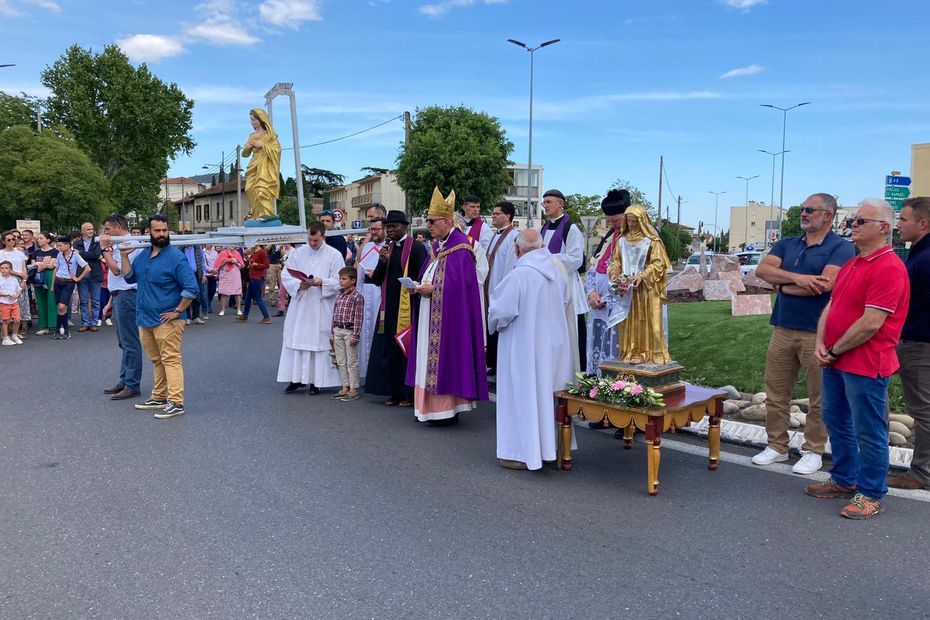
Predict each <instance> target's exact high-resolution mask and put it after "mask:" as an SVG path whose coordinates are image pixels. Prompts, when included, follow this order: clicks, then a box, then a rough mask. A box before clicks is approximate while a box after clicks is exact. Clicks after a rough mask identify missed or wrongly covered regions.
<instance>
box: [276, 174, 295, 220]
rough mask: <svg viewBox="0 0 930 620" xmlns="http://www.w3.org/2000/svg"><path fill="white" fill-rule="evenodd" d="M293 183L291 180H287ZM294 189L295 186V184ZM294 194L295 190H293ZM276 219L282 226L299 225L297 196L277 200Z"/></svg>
mask: <svg viewBox="0 0 930 620" xmlns="http://www.w3.org/2000/svg"><path fill="white" fill-rule="evenodd" d="M289 180H290V181H293V179H289ZM295 187H296V184H295ZM294 191H295V193H296V191H297V190H296V189H295V190H294ZM278 217H279V218H281V223H282V224H291V225H293V226H297V225H298V224H300V211H299V210H298V208H297V196H285V197H284V198H279V199H278Z"/></svg>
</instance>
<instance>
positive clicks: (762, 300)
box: [731, 287, 772, 316]
mask: <svg viewBox="0 0 930 620" xmlns="http://www.w3.org/2000/svg"><path fill="white" fill-rule="evenodd" d="M743 290H745V287H743ZM731 301H732V302H733V303H732V305H731V314H732V315H733V316H756V315H760V314H772V298H771V297H770V296H769V295H733V298H732V300H731Z"/></svg>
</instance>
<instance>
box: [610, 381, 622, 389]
mask: <svg viewBox="0 0 930 620" xmlns="http://www.w3.org/2000/svg"><path fill="white" fill-rule="evenodd" d="M610 387H611V388H613V389H615V390H622V389H623V388H625V387H626V382H625V381H614V382H613V383H611V384H610Z"/></svg>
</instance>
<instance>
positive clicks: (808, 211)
mask: <svg viewBox="0 0 930 620" xmlns="http://www.w3.org/2000/svg"><path fill="white" fill-rule="evenodd" d="M815 211H823V212H824V213H826V212H827V211H828V209H815V208H814V207H804V208H803V209H801V213H806V214H807V215H810V214H811V213H813V212H815Z"/></svg>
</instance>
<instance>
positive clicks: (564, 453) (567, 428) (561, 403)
mask: <svg viewBox="0 0 930 620" xmlns="http://www.w3.org/2000/svg"><path fill="white" fill-rule="evenodd" d="M555 421H556V426H557V428H556V432H557V433H558V437H557V438H556V444H557V446H558V457H557V459H556V467H557V468H558V469H564V470H565V471H571V470H572V417H571V416H570V415H568V402H566V400H565V399H564V398H560V399H558V401H557V402H556V405H555Z"/></svg>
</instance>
